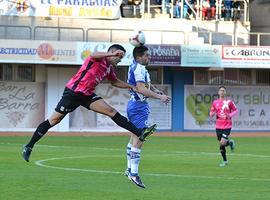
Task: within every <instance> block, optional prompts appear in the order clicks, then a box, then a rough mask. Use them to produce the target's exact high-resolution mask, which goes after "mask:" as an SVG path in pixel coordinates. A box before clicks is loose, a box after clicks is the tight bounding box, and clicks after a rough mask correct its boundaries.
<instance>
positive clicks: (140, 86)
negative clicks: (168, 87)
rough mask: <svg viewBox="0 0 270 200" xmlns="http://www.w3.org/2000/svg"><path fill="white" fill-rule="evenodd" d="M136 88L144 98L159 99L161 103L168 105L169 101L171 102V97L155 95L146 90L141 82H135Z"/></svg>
mask: <svg viewBox="0 0 270 200" xmlns="http://www.w3.org/2000/svg"><path fill="white" fill-rule="evenodd" d="M136 88H137V92H138V93H140V94H142V95H144V96H146V97H149V98H153V99H160V100H161V101H162V102H163V103H168V102H169V101H170V100H171V97H169V96H167V95H165V94H157V93H155V92H153V91H151V90H148V89H147V88H146V87H145V84H144V83H141V82H137V83H136Z"/></svg>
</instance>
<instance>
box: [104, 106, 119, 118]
mask: <svg viewBox="0 0 270 200" xmlns="http://www.w3.org/2000/svg"><path fill="white" fill-rule="evenodd" d="M116 113H117V111H116V110H115V109H114V108H112V107H108V108H106V114H107V115H109V116H110V117H113V116H114V115H115V114H116Z"/></svg>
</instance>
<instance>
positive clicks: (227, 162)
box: [219, 161, 229, 167]
mask: <svg viewBox="0 0 270 200" xmlns="http://www.w3.org/2000/svg"><path fill="white" fill-rule="evenodd" d="M228 164H229V161H222V162H221V163H220V164H219V166H220V167H225V166H227V165H228Z"/></svg>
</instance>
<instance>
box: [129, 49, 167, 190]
mask: <svg viewBox="0 0 270 200" xmlns="http://www.w3.org/2000/svg"><path fill="white" fill-rule="evenodd" d="M133 57H134V60H133V63H132V64H131V65H130V66H129V71H128V80H127V82H128V83H129V84H130V85H133V86H135V87H136V91H134V90H130V94H131V98H130V100H129V101H128V105H127V116H128V119H129V120H130V121H131V122H132V123H133V124H134V125H135V126H136V127H137V128H140V129H144V128H147V127H148V116H149V113H150V110H149V104H148V102H147V99H148V98H154V99H159V100H161V101H162V102H164V103H168V102H169V101H170V99H171V98H170V97H169V96H167V95H165V94H163V93H162V92H161V91H160V90H158V89H157V88H155V87H154V86H153V85H151V83H150V76H149V73H148V71H147V69H146V67H147V66H148V64H149V61H150V55H149V52H148V48H147V47H146V46H139V47H135V48H134V49H133ZM142 144H143V141H140V140H139V139H137V138H136V137H133V136H131V137H130V141H129V143H128V145H127V170H126V172H125V175H126V176H128V178H129V179H130V180H131V181H132V182H133V183H134V184H136V185H137V186H139V187H141V188H145V185H144V184H143V182H142V181H141V178H140V176H139V172H138V169H139V163H140V157H141V148H142Z"/></svg>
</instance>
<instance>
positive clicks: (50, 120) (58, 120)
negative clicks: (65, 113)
mask: <svg viewBox="0 0 270 200" xmlns="http://www.w3.org/2000/svg"><path fill="white" fill-rule="evenodd" d="M62 119H63V118H61V117H55V118H51V119H49V122H50V124H51V126H55V125H56V124H58V123H59V122H60V121H61V120H62Z"/></svg>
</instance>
